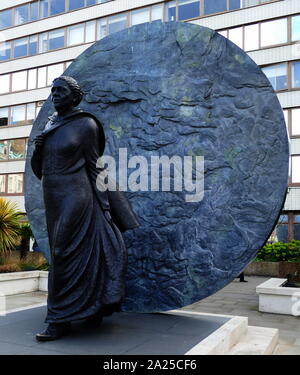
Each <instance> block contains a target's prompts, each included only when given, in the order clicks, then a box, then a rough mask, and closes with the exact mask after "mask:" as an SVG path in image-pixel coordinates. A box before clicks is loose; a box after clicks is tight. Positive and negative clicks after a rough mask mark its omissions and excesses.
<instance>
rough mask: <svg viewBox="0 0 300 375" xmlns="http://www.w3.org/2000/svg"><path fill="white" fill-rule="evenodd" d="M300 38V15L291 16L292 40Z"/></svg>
mask: <svg viewBox="0 0 300 375" xmlns="http://www.w3.org/2000/svg"><path fill="white" fill-rule="evenodd" d="M295 40H300V16H295V17H292V41H295Z"/></svg>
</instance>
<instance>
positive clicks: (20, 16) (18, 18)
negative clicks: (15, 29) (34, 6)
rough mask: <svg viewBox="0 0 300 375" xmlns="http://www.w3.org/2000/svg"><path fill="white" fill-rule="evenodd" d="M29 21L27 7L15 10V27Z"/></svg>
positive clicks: (23, 6)
mask: <svg viewBox="0 0 300 375" xmlns="http://www.w3.org/2000/svg"><path fill="white" fill-rule="evenodd" d="M28 21H29V5H28V4H26V5H22V6H20V7H16V8H15V25H21V24H22V23H25V22H28Z"/></svg>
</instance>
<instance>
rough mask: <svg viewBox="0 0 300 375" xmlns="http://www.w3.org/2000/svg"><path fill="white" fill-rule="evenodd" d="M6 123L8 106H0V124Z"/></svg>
mask: <svg viewBox="0 0 300 375" xmlns="http://www.w3.org/2000/svg"><path fill="white" fill-rule="evenodd" d="M5 125H8V108H7V107H4V108H0V126H5Z"/></svg>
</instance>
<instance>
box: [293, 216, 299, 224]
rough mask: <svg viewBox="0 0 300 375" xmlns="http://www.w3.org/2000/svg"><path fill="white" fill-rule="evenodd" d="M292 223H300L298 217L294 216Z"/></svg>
mask: <svg viewBox="0 0 300 375" xmlns="http://www.w3.org/2000/svg"><path fill="white" fill-rule="evenodd" d="M294 223H300V215H294Z"/></svg>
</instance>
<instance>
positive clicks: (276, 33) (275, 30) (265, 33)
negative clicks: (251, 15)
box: [261, 18, 287, 47]
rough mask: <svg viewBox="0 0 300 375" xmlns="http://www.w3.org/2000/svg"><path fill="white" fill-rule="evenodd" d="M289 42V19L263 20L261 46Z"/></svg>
mask: <svg viewBox="0 0 300 375" xmlns="http://www.w3.org/2000/svg"><path fill="white" fill-rule="evenodd" d="M281 43H287V19H286V18H283V19H280V20H275V21H268V22H262V24H261V46H262V47H265V46H272V45H274V44H281Z"/></svg>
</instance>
